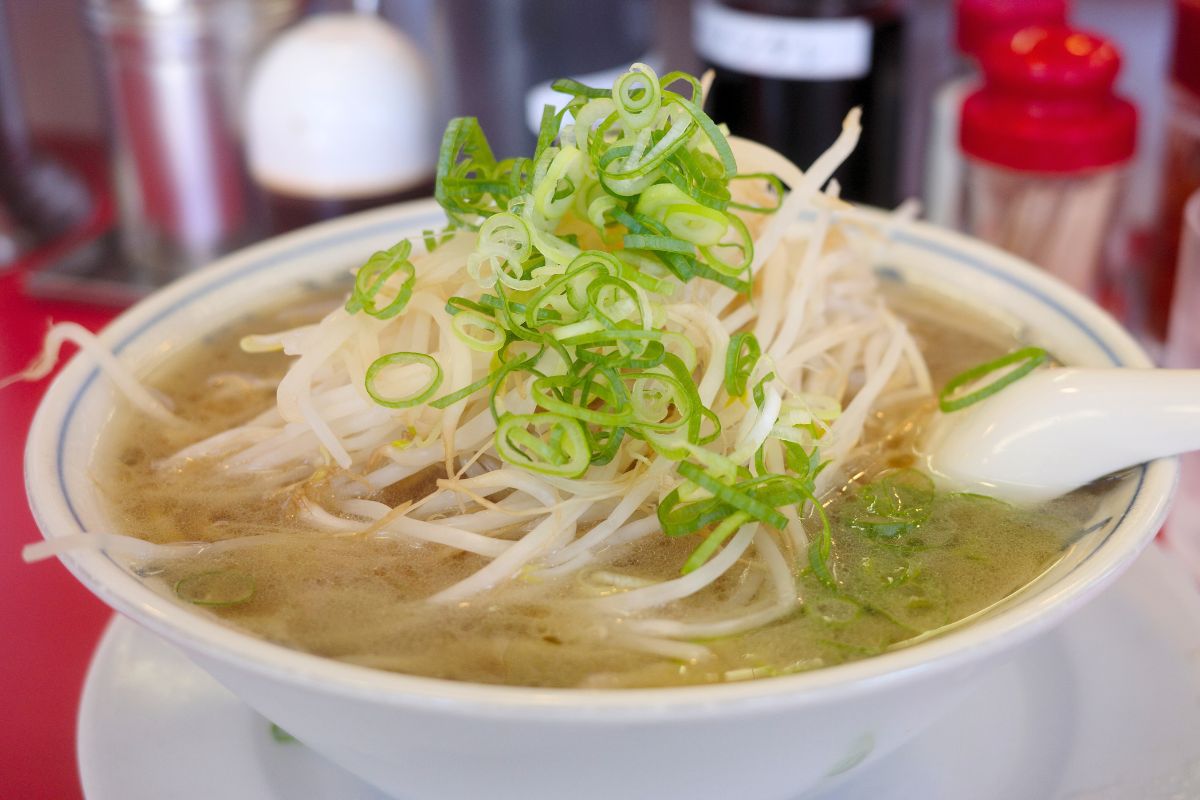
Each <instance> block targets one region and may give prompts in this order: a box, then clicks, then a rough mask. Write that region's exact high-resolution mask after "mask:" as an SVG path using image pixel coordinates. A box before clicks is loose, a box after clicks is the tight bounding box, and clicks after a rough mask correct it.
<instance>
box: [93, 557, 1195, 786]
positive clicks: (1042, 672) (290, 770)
mask: <svg viewBox="0 0 1200 800" xmlns="http://www.w3.org/2000/svg"><path fill="white" fill-rule="evenodd" d="M167 731H169V732H170V735H164V732H167ZM463 756H464V758H466V759H468V760H469V758H470V753H463ZM79 765H80V773H81V775H82V778H83V786H84V792H85V794H86V795H87V797H88V800H162V798H171V800H211V798H221V799H222V800H296V798H306V799H311V800H327V799H328V800H333V799H334V798H336V800H382V799H383V798H384V795H383V794H381V793H379V791H378V790H376V789H373V788H372V787H370V786H368V785H366V784H364V783H362V782H361V781H359V780H357V779H356V778H354V777H353V776H351V775H350V774H349V773H346V772H344V771H342V770H341V769H339V768H338V767H336V766H334V765H333V764H331V763H329V762H328V761H326V760H325V759H324V758H322V757H321V756H319V755H317V754H316V753H314V752H312V751H311V750H309V749H307V748H306V747H304V746H303V745H300V744H298V743H295V742H292V743H286V744H281V743H279V742H277V741H275V739H274V738H273V737H272V735H271V733H270V724H269V723H268V722H267V721H266V720H264V719H263V718H262V717H260V716H259V715H258V714H257V713H255V712H254V711H251V710H250V709H249V708H248V707H247V706H245V705H244V704H242V703H241V702H240V701H239V700H238V699H237V698H236V697H234V696H233V695H232V694H230V693H229V692H228V691H227V690H225V689H224V688H222V687H221V686H220V685H219V684H218V683H217V682H216V681H214V680H213V679H212V678H210V677H209V676H208V675H207V674H206V673H205V672H203V671H202V670H200V669H199V668H197V667H196V666H194V665H193V664H192V663H191V662H190V661H189V660H188V659H187V658H186V657H185V656H184V655H183V654H182V653H180V652H179V651H178V650H176V649H175V648H173V647H172V646H171V645H169V644H166V643H165V642H163V641H162V640H160V639H158V638H156V637H155V636H154V635H153V634H151V633H149V632H147V631H146V630H145V629H143V628H139V627H138V626H136V625H134V624H133V623H132V622H129V621H128V620H126V619H124V618H121V617H116V618H114V620H113V622H112V623H111V624H110V625H109V627H108V630H107V632H106V633H105V635H104V638H103V640H102V641H101V643H100V646H99V648H98V649H97V651H96V654H95V657H94V659H93V661H92V665H91V669H90V670H89V672H88V678H87V684H86V686H85V688H84V695H83V702H82V705H81V707H80V713H79ZM818 797H819V799H820V800H856V799H857V798H865V797H869V798H872V800H909V799H910V798H914V797H920V798H923V800H963V798H968V797H969V798H972V799H973V800H1013V798H1028V799H1029V800H1034V799H1036V800H1130V799H1131V798H1140V800H1188V799H1189V798H1197V797H1200V593H1198V592H1197V590H1196V587H1195V585H1193V584H1192V583H1191V580H1190V578H1189V577H1188V576H1187V575H1186V574H1185V573H1184V572H1183V570H1182V569H1181V568H1180V567H1179V565H1178V564H1176V563H1173V562H1172V561H1171V560H1170V558H1169V557H1168V556H1166V555H1164V554H1163V552H1162V551H1161V550H1159V549H1158V548H1150V549H1149V550H1148V551H1146V552H1145V553H1144V554H1143V555H1142V556H1141V558H1139V560H1138V561H1137V562H1136V563H1135V564H1134V565H1133V567H1132V568H1130V570H1129V572H1128V573H1127V574H1126V575H1125V576H1123V577H1122V578H1121V579H1120V580H1119V581H1118V582H1117V583H1116V585H1114V586H1113V587H1112V588H1111V589H1109V590H1108V591H1106V592H1105V593H1104V594H1103V595H1101V596H1100V597H1099V598H1098V599H1096V600H1095V601H1094V602H1092V603H1091V604H1090V605H1088V606H1087V607H1086V608H1085V609H1084V610H1083V611H1081V612H1080V613H1078V614H1076V615H1075V616H1074V617H1072V618H1071V619H1070V620H1069V621H1068V622H1067V623H1066V624H1064V625H1063V626H1062V627H1061V628H1059V629H1058V630H1056V631H1054V632H1052V633H1050V634H1048V635H1046V636H1044V637H1042V638H1040V639H1038V640H1037V641H1036V642H1034V643H1033V644H1031V645H1029V646H1027V647H1025V648H1024V649H1022V650H1020V651H1019V652H1018V653H1016V654H1015V655H1014V657H1013V658H1012V659H1011V660H1010V661H1008V662H1007V663H1005V664H1002V665H1000V666H997V667H996V668H994V669H993V670H992V671H991V672H990V673H989V674H988V675H987V676H985V677H984V678H983V679H982V680H981V681H980V682H979V684H978V685H977V687H976V688H975V690H974V691H973V692H972V694H971V695H970V696H969V697H968V698H967V699H966V701H965V702H964V703H963V704H962V705H960V706H959V707H958V708H957V709H955V710H954V711H952V712H951V713H950V714H949V715H948V716H947V717H945V718H943V719H942V720H941V721H940V722H937V723H935V724H934V725H933V727H931V728H930V729H928V730H927V731H926V732H925V733H924V734H922V735H921V736H920V737H918V738H917V739H916V740H915V741H913V742H910V743H909V744H908V745H906V746H904V747H902V748H901V749H900V750H898V751H897V752H895V753H893V754H892V755H890V756H888V757H887V758H885V759H883V760H881V761H879V762H878V763H877V764H875V765H872V766H871V767H869V768H867V769H866V770H865V771H863V772H861V773H858V774H855V775H854V776H853V777H852V778H851V779H850V780H849V781H848V782H846V783H844V784H842V785H841V786H839V787H837V788H834V789H832V790H830V791H829V792H827V793H825V794H822V795H819V796H818ZM447 800H455V799H454V798H448V799H447ZM695 800H702V799H701V798H696V799H695ZM814 800H816V798H814Z"/></svg>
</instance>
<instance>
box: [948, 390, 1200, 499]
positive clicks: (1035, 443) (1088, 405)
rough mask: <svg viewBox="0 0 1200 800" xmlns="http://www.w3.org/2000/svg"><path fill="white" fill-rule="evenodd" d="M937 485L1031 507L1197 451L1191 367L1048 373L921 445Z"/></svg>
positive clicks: (1198, 400) (1199, 408)
mask: <svg viewBox="0 0 1200 800" xmlns="http://www.w3.org/2000/svg"><path fill="white" fill-rule="evenodd" d="M927 442H928V443H927V448H926V449H927V450H928V452H929V453H930V456H929V466H930V468H931V470H932V471H933V472H934V473H935V474H936V475H937V476H938V477H939V478H940V479H941V480H942V482H943V483H945V484H947V485H953V486H956V487H959V488H974V489H975V490H977V491H980V492H983V493H988V494H992V495H994V496H999V497H1004V498H1006V499H1010V500H1014V501H1018V502H1036V501H1039V500H1043V499H1048V498H1050V497H1055V496H1058V495H1060V494H1065V493H1066V492H1069V491H1070V490H1072V489H1075V488H1077V487H1079V486H1082V485H1084V484H1086V483H1089V482H1091V481H1093V480H1095V479H1096V478H1099V477H1101V476H1103V475H1107V474H1109V473H1111V472H1115V471H1117V470H1120V469H1124V468H1125V467H1130V466H1133V465H1134V464H1140V463H1142V462H1144V461H1150V460H1152V459H1155V458H1161V457H1164V456H1172V455H1176V454H1179V453H1184V452H1187V451H1189V450H1198V449H1200V370H1166V369H1074V368H1068V369H1048V370H1042V371H1040V372H1035V373H1033V374H1031V375H1029V376H1028V377H1026V378H1023V379H1021V380H1019V381H1017V382H1016V383H1014V384H1013V385H1012V386H1009V387H1007V388H1006V389H1004V390H1003V391H1001V392H998V393H997V394H995V395H993V396H992V397H989V398H987V399H986V400H983V401H981V402H979V403H976V404H975V405H973V406H971V407H969V408H967V409H964V410H963V411H960V412H954V413H951V414H944V415H940V419H939V420H938V421H937V422H935V423H934V425H933V429H932V432H931V434H930V436H929V437H928V439H927Z"/></svg>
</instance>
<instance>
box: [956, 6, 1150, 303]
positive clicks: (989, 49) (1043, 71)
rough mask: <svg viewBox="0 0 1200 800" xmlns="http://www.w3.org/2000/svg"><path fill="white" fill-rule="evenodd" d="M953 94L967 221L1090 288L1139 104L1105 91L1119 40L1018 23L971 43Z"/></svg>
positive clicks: (1098, 278) (1110, 229)
mask: <svg viewBox="0 0 1200 800" xmlns="http://www.w3.org/2000/svg"><path fill="white" fill-rule="evenodd" d="M980 66H981V67H982V69H983V74H984V85H983V87H982V88H981V89H979V90H977V91H976V92H974V93H972V94H971V95H970V96H969V97H967V99H966V101H965V102H964V104H963V110H962V124H961V128H960V140H959V141H960V144H961V147H962V150H963V153H964V155H965V157H966V164H967V167H966V180H965V184H964V201H963V210H964V213H965V218H964V219H965V223H966V229H967V230H968V231H969V232H970V233H972V234H973V235H975V236H978V237H979V238H981V239H985V240H986V241H989V242H992V243H993V244H996V245H999V246H1000V247H1003V248H1004V249H1006V250H1008V251H1010V252H1012V253H1015V254H1017V255H1019V256H1022V257H1024V258H1026V259H1028V260H1029V261H1031V262H1033V263H1034V264H1037V265H1039V266H1041V267H1043V268H1044V269H1046V270H1047V271H1049V272H1051V273H1053V274H1054V275H1057V276H1058V277H1059V278H1061V279H1062V280H1064V281H1066V282H1067V283H1069V284H1071V285H1072V286H1074V287H1075V288H1076V289H1078V290H1079V291H1081V292H1084V293H1085V294H1089V295H1091V296H1093V297H1099V295H1100V293H1101V291H1102V289H1103V286H1104V283H1105V282H1106V280H1107V277H1106V275H1105V272H1106V269H1105V266H1104V261H1105V248H1106V245H1107V243H1108V242H1109V241H1110V240H1111V238H1110V237H1111V236H1112V235H1113V233H1114V221H1115V219H1116V216H1117V211H1118V202H1119V199H1120V196H1121V186H1122V180H1123V172H1124V168H1125V167H1126V165H1127V164H1128V162H1129V160H1130V158H1131V157H1132V156H1133V152H1134V147H1135V144H1136V137H1137V111H1136V109H1135V108H1134V106H1133V104H1132V103H1130V102H1129V101H1127V100H1124V99H1122V98H1120V97H1118V96H1117V95H1116V94H1115V93H1114V92H1113V83H1114V82H1115V81H1116V78H1117V73H1118V72H1119V70H1120V66H1121V58H1120V54H1119V53H1118V52H1117V49H1116V48H1115V47H1114V46H1113V45H1112V44H1111V43H1109V42H1107V41H1105V40H1104V39H1102V38H1100V37H1098V36H1095V35H1092V34H1089V33H1084V32H1082V31H1078V30H1074V29H1071V28H1067V27H1032V28H1026V29H1024V30H1022V31H1019V32H1018V33H1016V34H1013V35H1012V36H1010V37H1005V38H1001V39H996V40H993V41H992V42H990V43H989V44H988V45H986V46H985V48H984V49H983V51H982V52H981V54H980Z"/></svg>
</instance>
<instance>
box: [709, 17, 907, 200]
mask: <svg viewBox="0 0 1200 800" xmlns="http://www.w3.org/2000/svg"><path fill="white" fill-rule="evenodd" d="M905 16H906V15H905V11H904V9H903V7H902V5H901V4H900V3H899V2H897V0H720V1H719V2H718V0H701V2H699V3H697V5H696V8H695V29H694V33H695V37H694V38H695V44H696V51H697V53H698V54H699V56H700V57H701V59H703V60H704V61H705V63H706V65H707V66H711V67H712V68H713V69H714V70H715V71H716V77H715V80H714V81H713V85H712V90H711V91H710V93H709V98H708V103H707V110H708V112H709V113H710V114H711V115H712V117H713V119H715V120H716V121H717V122H724V123H726V124H727V125H728V126H729V129H730V131H731V132H732V133H734V134H737V135H739V136H745V137H747V138H750V139H754V140H756V141H759V142H762V143H764V144H767V145H769V146H771V147H773V148H775V149H776V150H778V151H779V152H781V153H783V154H784V155H786V156H787V157H788V158H790V159H791V160H793V161H794V162H796V164H797V165H799V166H800V167H801V168H807V167H808V165H809V164H811V163H812V161H813V160H814V159H816V158H817V156H819V155H820V154H821V153H822V152H823V151H824V150H825V149H826V148H827V147H829V145H830V144H832V143H833V141H834V139H836V138H837V135H838V133H840V132H841V127H842V118H843V117H844V116H845V115H846V113H847V112H848V111H850V109H851V108H853V107H855V106H861V107H862V110H863V137H862V140H861V142H860V143H859V146H858V149H857V150H856V151H855V153H854V154H853V155H852V156H851V157H850V158H849V159H848V160H847V161H846V163H845V164H843V165H842V167H841V169H839V170H838V172H837V173H836V175H835V177H836V178H837V180H838V182H839V183H840V184H841V186H842V195H843V196H844V197H847V198H849V199H852V200H857V201H860V202H865V203H870V204H872V205H878V206H891V205H894V204H896V203H897V202H899V201H900V200H901V199H902V198H900V197H899V189H898V180H899V169H898V167H897V165H898V162H899V157H900V153H901V152H902V150H901V148H902V146H903V130H902V127H903V126H902V124H901V122H902V113H903V85H904V83H903V69H904V33H905V24H906V18H905Z"/></svg>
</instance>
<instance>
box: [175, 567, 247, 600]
mask: <svg viewBox="0 0 1200 800" xmlns="http://www.w3.org/2000/svg"><path fill="white" fill-rule="evenodd" d="M254 589H255V582H254V577H253V576H251V575H247V574H246V573H244V572H238V571H236V570H231V569H222V570H213V571H212V572H201V573H199V574H197V575H189V576H188V577H186V578H182V579H180V580H178V581H176V582H175V594H176V596H178V597H179V599H181V600H185V601H187V602H189V603H194V604H196V605H198V606H210V607H220V606H236V605H240V604H242V603H245V602H247V601H248V600H249V599H250V598H251V597H253V596H254Z"/></svg>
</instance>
